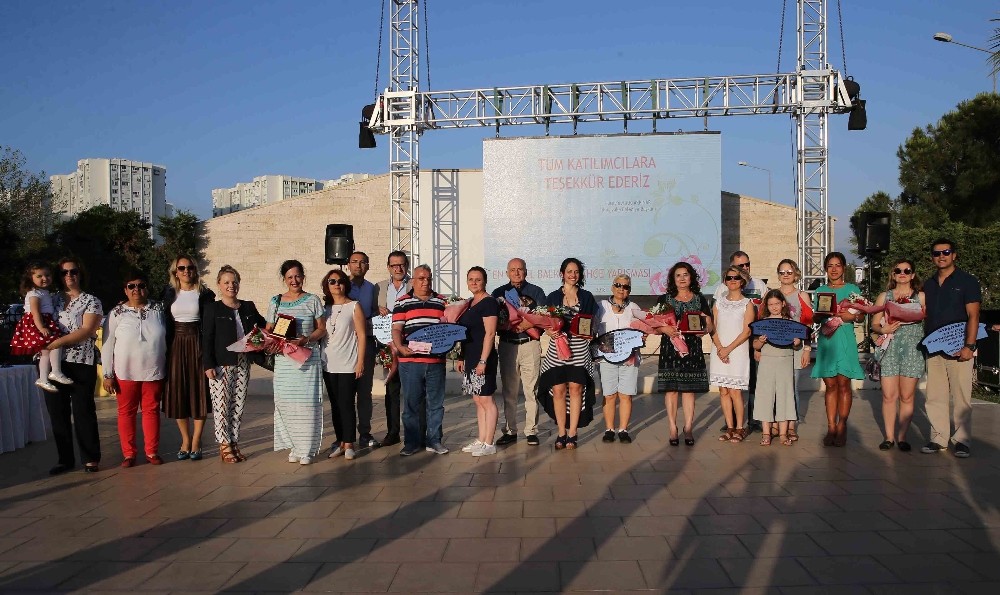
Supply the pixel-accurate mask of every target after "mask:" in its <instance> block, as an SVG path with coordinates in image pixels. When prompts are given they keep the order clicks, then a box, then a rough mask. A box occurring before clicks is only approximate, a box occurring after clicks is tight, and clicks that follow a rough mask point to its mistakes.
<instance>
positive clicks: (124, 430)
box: [101, 272, 167, 468]
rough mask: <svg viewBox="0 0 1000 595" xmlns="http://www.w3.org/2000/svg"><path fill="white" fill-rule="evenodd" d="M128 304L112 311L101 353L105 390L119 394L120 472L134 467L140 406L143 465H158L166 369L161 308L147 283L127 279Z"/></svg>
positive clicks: (137, 277)
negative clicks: (150, 292) (153, 298)
mask: <svg viewBox="0 0 1000 595" xmlns="http://www.w3.org/2000/svg"><path fill="white" fill-rule="evenodd" d="M124 285H125V298H126V300H125V301H124V302H122V303H120V304H118V305H117V306H115V308H114V309H113V310H111V314H110V315H108V328H107V332H106V333H105V334H104V346H103V347H102V348H101V363H102V364H103V365H104V390H106V391H108V392H110V393H116V394H117V395H118V438H119V440H120V441H121V446H122V456H124V457H125V460H123V461H122V467H125V468H128V467H132V466H133V465H135V458H136V447H135V414H136V412H137V411H138V410H139V404H140V402H141V404H142V437H143V441H144V442H145V447H146V449H145V450H146V460H147V461H149V463H150V464H151V465H160V464H162V463H163V460H162V459H161V458H160V456H159V455H158V454H157V449H158V448H159V446H160V397H161V395H162V394H163V378H164V376H165V375H166V367H167V326H166V317H165V315H164V312H163V304H161V303H160V302H156V301H151V300H150V299H149V279H148V278H147V277H146V274H145V273H142V272H134V273H130V274H128V275H126V277H125V284H124Z"/></svg>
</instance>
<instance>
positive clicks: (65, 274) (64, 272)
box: [62, 269, 80, 277]
mask: <svg viewBox="0 0 1000 595" xmlns="http://www.w3.org/2000/svg"><path fill="white" fill-rule="evenodd" d="M79 274H80V269H63V270H62V275H63V277H69V276H70V275H72V276H74V277H76V276H77V275H79Z"/></svg>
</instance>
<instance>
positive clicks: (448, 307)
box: [441, 295, 472, 324]
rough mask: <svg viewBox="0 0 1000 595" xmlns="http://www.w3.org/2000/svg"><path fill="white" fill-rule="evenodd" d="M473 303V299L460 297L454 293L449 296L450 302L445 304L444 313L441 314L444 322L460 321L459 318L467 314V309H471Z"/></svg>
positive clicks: (453, 322)
mask: <svg viewBox="0 0 1000 595" xmlns="http://www.w3.org/2000/svg"><path fill="white" fill-rule="evenodd" d="M470 305H472V299H471V298H469V299H464V298H460V297H458V296H457V295H453V296H451V297H450V298H448V302H447V303H446V304H445V306H444V314H442V315H441V321H442V322H450V323H451V324H456V323H458V319H459V318H460V317H461V316H462V314H465V311H466V310H468V309H469V306H470Z"/></svg>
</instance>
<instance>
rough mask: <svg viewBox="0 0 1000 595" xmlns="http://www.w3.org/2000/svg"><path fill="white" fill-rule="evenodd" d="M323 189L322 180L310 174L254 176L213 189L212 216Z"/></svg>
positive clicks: (268, 203)
mask: <svg viewBox="0 0 1000 595" xmlns="http://www.w3.org/2000/svg"><path fill="white" fill-rule="evenodd" d="M322 189H323V183H322V182H318V181H317V180H314V179H312V178H296V177H293V176H284V175H267V176H257V177H256V178H254V179H253V181H251V182H240V183H239V184H236V185H235V186H233V187H232V188H216V189H214V190H212V216H213V217H218V216H219V215H225V214H227V213H232V212H235V211H242V210H243V209H251V208H253V207H259V206H263V205H270V204H274V203H276V202H279V201H282V200H285V199H286V198H295V197H297V196H302V195H303V194H308V193H310V192H315V191H317V190H322Z"/></svg>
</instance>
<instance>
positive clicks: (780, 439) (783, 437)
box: [778, 434, 795, 446]
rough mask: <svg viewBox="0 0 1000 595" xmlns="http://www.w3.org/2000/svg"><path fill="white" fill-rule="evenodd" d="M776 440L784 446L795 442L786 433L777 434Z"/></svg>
mask: <svg viewBox="0 0 1000 595" xmlns="http://www.w3.org/2000/svg"><path fill="white" fill-rule="evenodd" d="M778 442H781V444H783V445H784V446H791V445H792V444H795V442H794V441H793V440H792V439H791V438H790V437H789V436H788V435H787V434H779V435H778Z"/></svg>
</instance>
